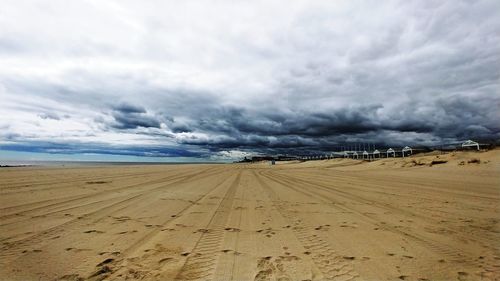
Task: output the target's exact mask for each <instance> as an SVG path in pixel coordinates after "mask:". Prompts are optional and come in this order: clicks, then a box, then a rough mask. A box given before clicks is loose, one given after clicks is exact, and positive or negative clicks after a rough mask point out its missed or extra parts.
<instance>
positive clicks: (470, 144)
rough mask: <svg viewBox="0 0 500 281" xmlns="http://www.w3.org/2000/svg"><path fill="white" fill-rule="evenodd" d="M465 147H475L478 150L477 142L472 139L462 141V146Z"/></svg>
mask: <svg viewBox="0 0 500 281" xmlns="http://www.w3.org/2000/svg"><path fill="white" fill-rule="evenodd" d="M465 147H476V148H477V150H479V143H477V142H475V141H472V140H467V141H465V142H464V143H462V148H465Z"/></svg>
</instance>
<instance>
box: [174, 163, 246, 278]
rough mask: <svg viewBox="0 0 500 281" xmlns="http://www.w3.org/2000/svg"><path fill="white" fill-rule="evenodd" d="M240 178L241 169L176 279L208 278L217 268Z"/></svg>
mask: <svg viewBox="0 0 500 281" xmlns="http://www.w3.org/2000/svg"><path fill="white" fill-rule="evenodd" d="M240 178H241V171H238V174H237V175H236V178H235V179H234V181H233V182H232V184H231V186H230V187H229V188H228V191H227V192H226V195H225V196H224V198H223V199H222V200H221V202H220V204H219V206H218V207H217V209H216V210H215V212H214V214H213V216H212V217H211V219H210V221H209V223H208V224H207V226H206V227H205V228H206V229H208V230H209V231H208V232H205V233H202V234H201V236H200V238H199V239H198V241H197V242H196V244H195V246H194V247H193V249H192V251H191V254H190V255H189V256H188V258H187V259H186V261H185V262H184V264H183V266H182V267H181V269H180V270H179V272H178V273H177V276H176V277H175V280H195V279H208V277H209V276H210V275H211V274H212V273H213V271H214V270H215V267H216V265H217V261H218V259H219V256H220V247H221V245H222V242H223V241H224V232H225V230H224V228H225V226H226V223H227V220H228V218H229V215H230V211H231V208H232V205H233V201H234V195H235V193H236V189H237V188H238V185H239V183H240Z"/></svg>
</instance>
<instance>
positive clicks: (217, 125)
mask: <svg viewBox="0 0 500 281" xmlns="http://www.w3.org/2000/svg"><path fill="white" fill-rule="evenodd" d="M498 10H500V2H499V1H494V0H491V1H486V0H485V1H440V2H439V3H437V2H436V3H430V2H422V1H384V2H383V3H381V2H379V1H314V2H311V1H293V3H290V2H289V1H252V2H240V1H215V2H210V3H209V2H198V1H182V2H173V1H172V2H169V1H157V2H154V1H153V2H148V3H143V2H137V1H116V2H113V1H106V3H103V2H102V1H79V2H67V1H50V2H45V3H43V2H37V3H33V2H31V1H7V2H5V3H4V4H3V7H2V12H0V27H1V28H0V65H2V67H1V68H0V100H1V102H0V113H1V115H2V118H1V119H0V129H1V130H0V149H4V150H14V151H29V152H49V153H76V154H79V153H98V154H117V155H134V156H159V157H195V158H201V159H219V158H220V159H226V158H231V157H240V156H243V155H247V154H248V153H300V154H302V153H311V152H313V151H331V150H333V149H336V148H337V147H338V146H340V145H342V144H344V143H354V142H365V143H367V142H370V143H377V144H381V145H382V144H387V145H406V144H410V145H411V144H422V145H431V144H438V143H443V142H454V141H460V140H464V139H469V138H472V139H478V138H480V139H495V140H498V139H500V122H498V120H500V110H499V108H500V93H499V90H500V68H499V67H498V66H499V65H500V33H499V30H500V19H499V18H498V16H497V12H496V11H498Z"/></svg>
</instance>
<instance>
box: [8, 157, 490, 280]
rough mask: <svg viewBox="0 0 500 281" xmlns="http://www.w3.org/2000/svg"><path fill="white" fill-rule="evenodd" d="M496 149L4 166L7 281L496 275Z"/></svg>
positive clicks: (470, 277) (461, 277)
mask: <svg viewBox="0 0 500 281" xmlns="http://www.w3.org/2000/svg"><path fill="white" fill-rule="evenodd" d="M499 175H500V151H498V150H495V151H490V152H484V153H454V154H446V155H440V154H430V155H424V156H418V157H409V158H405V159H401V158H396V159H383V160H380V161H374V162H362V161H355V160H350V159H341V160H324V161H310V162H304V163H302V162H289V163H279V164H278V165H275V166H269V165H267V163H260V164H228V165H164V166H163V165H161V166H103V167H73V168H68V167H66V168H49V167H44V168H40V167H29V168H2V169H1V170H0V187H1V190H0V194H1V197H0V210H1V212H0V218H1V219H0V240H1V244H0V247H1V250H0V279H2V280H54V279H56V280H87V279H89V280H103V279H106V280H123V279H130V280H135V279H146V280H151V279H153V280H281V281H284V280H498V279H499V278H500V249H499V248H500V228H499V221H500V215H499V208H500V207H499V206H500V204H499V203H500V176H499Z"/></svg>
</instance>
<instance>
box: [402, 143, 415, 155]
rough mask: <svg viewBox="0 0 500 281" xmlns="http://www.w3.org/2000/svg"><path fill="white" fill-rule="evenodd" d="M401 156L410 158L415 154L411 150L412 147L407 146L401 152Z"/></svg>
mask: <svg viewBox="0 0 500 281" xmlns="http://www.w3.org/2000/svg"><path fill="white" fill-rule="evenodd" d="M401 154H402V155H403V157H405V156H410V155H412V154H413V150H412V149H411V147H409V146H405V147H404V148H403V150H401Z"/></svg>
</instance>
